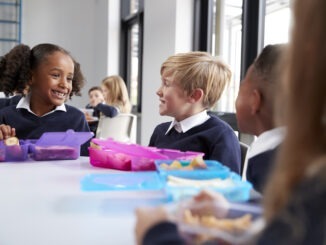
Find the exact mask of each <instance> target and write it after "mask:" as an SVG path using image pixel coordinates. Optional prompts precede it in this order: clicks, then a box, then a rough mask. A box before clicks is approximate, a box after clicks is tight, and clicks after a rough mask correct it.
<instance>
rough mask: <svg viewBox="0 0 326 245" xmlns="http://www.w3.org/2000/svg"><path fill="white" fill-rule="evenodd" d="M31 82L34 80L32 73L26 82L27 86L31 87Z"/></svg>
mask: <svg viewBox="0 0 326 245" xmlns="http://www.w3.org/2000/svg"><path fill="white" fill-rule="evenodd" d="M33 80H34V74H33V73H32V74H31V77H30V78H29V80H28V82H27V84H28V86H31V85H33Z"/></svg>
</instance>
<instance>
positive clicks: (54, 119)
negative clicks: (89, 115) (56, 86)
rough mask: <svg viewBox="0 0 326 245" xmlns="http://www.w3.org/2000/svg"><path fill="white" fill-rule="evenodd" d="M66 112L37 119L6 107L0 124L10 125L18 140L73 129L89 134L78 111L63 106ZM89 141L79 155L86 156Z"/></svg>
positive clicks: (37, 137)
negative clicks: (14, 130)
mask: <svg viewBox="0 0 326 245" xmlns="http://www.w3.org/2000/svg"><path fill="white" fill-rule="evenodd" d="M65 106H66V110H67V111H66V112H64V111H54V112H53V113H50V114H48V115H46V116H43V117H38V116H36V115H34V114H32V113H30V112H28V111H27V110H26V109H22V108H19V109H17V108H16V105H12V106H8V107H6V108H3V109H1V110H0V124H7V125H10V126H11V127H12V128H15V129H16V136H17V137H18V138H19V139H39V138H40V137H41V136H42V134H43V133H45V132H65V131H67V130H68V129H73V130H74V131H75V132H89V131H90V130H89V127H88V124H87V122H86V119H85V116H84V114H83V112H82V111H80V110H79V109H77V108H75V107H72V106H69V105H65ZM89 143H90V141H88V142H86V143H85V144H83V145H82V147H81V155H82V156H87V155H88V146H89Z"/></svg>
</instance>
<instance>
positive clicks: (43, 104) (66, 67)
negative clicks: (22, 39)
mask: <svg viewBox="0 0 326 245" xmlns="http://www.w3.org/2000/svg"><path fill="white" fill-rule="evenodd" d="M83 84H84V76H83V74H82V72H81V70H80V65H79V63H77V62H76V61H75V60H74V59H73V58H72V56H71V55H70V54H69V52H68V51H66V50H64V49H63V48H61V47H59V46H57V45H53V44H39V45H37V46H35V47H34V48H33V49H30V48H29V47H28V46H27V45H23V44H21V45H17V46H16V47H14V48H13V49H12V50H11V51H10V52H9V53H7V54H6V55H5V56H3V57H2V58H1V60H0V90H2V91H3V92H5V93H6V94H12V93H14V92H18V93H22V92H23V91H24V89H25V88H26V87H28V88H29V93H28V94H27V95H26V96H24V97H22V99H21V100H20V101H19V102H18V104H17V105H12V106H8V107H6V108H4V109H2V110H0V140H1V139H6V138H8V137H11V136H17V137H18V138H20V139H38V138H40V136H41V135H42V134H43V133H44V132H62V131H66V130H68V129H73V130H75V131H76V132H88V131H89V127H88V124H87V122H86V120H85V117H84V114H83V113H82V112H81V111H80V110H78V109H76V108H74V107H72V106H69V105H66V104H65V101H66V100H68V99H70V98H71V97H72V96H73V95H80V90H81V88H82V86H83ZM81 153H82V155H85V154H87V148H86V146H84V147H83V148H82V151H81Z"/></svg>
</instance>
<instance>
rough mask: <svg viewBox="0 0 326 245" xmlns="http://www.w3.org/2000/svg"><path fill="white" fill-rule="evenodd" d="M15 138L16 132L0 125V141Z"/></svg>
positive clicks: (7, 126)
mask: <svg viewBox="0 0 326 245" xmlns="http://www.w3.org/2000/svg"><path fill="white" fill-rule="evenodd" d="M14 136H16V130H15V129H14V128H12V127H10V126H9V125H6V124H1V125H0V140H5V139H7V138H10V137H14Z"/></svg>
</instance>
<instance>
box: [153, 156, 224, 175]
mask: <svg viewBox="0 0 326 245" xmlns="http://www.w3.org/2000/svg"><path fill="white" fill-rule="evenodd" d="M176 161H177V162H179V163H180V164H181V167H180V168H175V169H166V168H163V165H165V166H166V165H167V166H171V164H173V163H174V162H176ZM191 162H192V160H179V159H174V160H156V161H155V165H156V168H157V170H158V172H159V173H160V175H161V177H162V178H164V179H166V178H167V177H168V176H175V177H181V178H187V179H212V178H222V179H224V178H227V177H228V176H229V175H230V169H229V168H228V167H227V166H224V165H222V164H221V163H220V162H217V161H214V160H204V163H205V164H206V168H203V169H201V168H198V169H191V170H189V168H187V167H188V166H190V164H191Z"/></svg>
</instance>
